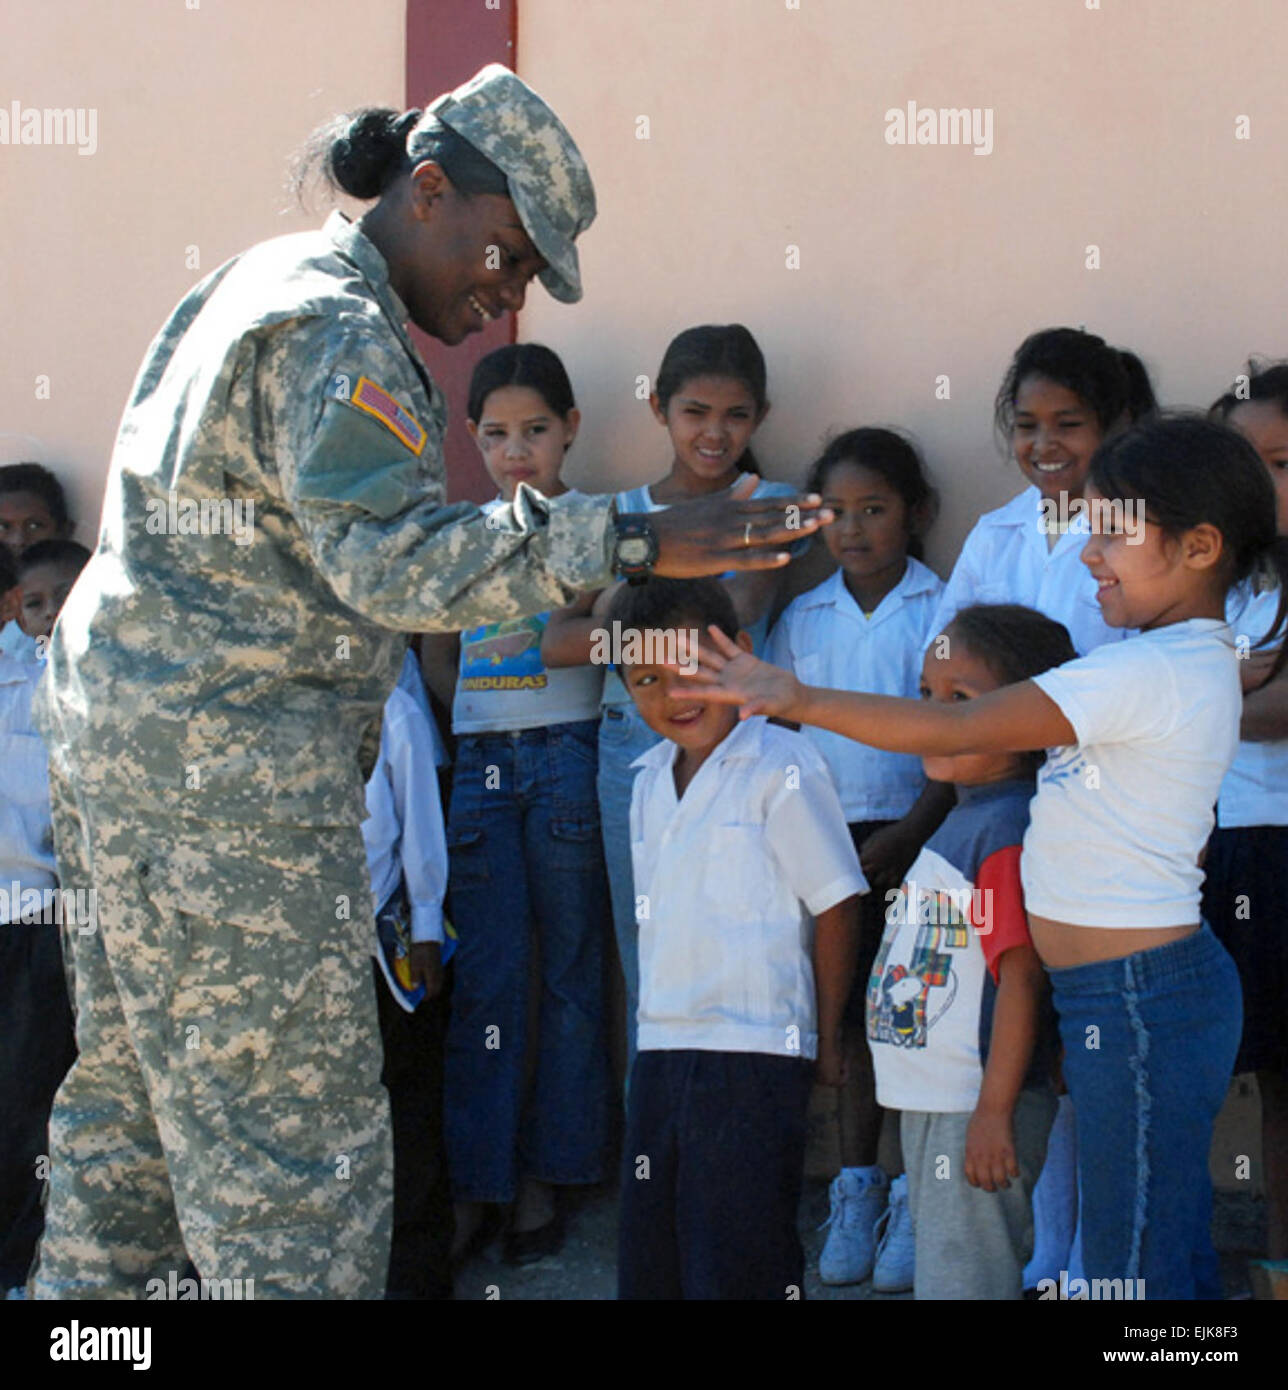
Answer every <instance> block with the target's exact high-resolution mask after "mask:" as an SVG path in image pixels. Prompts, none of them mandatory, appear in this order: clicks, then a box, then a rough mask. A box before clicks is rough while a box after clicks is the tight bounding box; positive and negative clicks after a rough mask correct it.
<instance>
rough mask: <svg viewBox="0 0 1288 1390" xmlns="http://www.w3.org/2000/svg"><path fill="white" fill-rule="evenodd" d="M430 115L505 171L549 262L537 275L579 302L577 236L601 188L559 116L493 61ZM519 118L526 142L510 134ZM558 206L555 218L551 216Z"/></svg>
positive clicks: (565, 298) (557, 293) (560, 296)
mask: <svg viewBox="0 0 1288 1390" xmlns="http://www.w3.org/2000/svg"><path fill="white" fill-rule="evenodd" d="M518 112H522V113H523V114H522V117H521V119H520V120H519V121H518V122H517V123H515V122H513V120H512V118H513V117H514V116H515V114H516V113H518ZM507 117H508V118H511V124H510V128H509V130H508V131H507V129H506V125H507ZM427 118H432V119H435V120H437V121H439V122H441V123H442V124H443V125H445V126H448V127H450V128H451V129H452V130H454V131H456V133H457V134H458V135H460V136H461V137H462V138H464V139H466V140H468V141H469V142H470V144H472V145H473V146H474V148H475V149H477V150H478V151H479V153H480V154H482V155H484V156H485V157H486V158H487V159H489V160H491V161H492V163H493V164H495V165H496V167H497V168H498V169H500V170H501V172H502V173H503V174H504V175H505V177H506V182H507V184H508V185H509V189H510V200H511V202H513V203H514V207H515V211H516V212H517V213H518V214H519V220H520V221H521V222H522V223H523V229H524V231H526V232H527V234H528V236H529V238H530V239H531V241H532V244H533V245H534V246H535V247H536V249H537V251H538V253H539V254H540V255H541V258H542V259H543V260H544V261H545V262H546V269H544V270H542V271H541V272H540V273H539V275H538V278H539V279H540V281H541V283H542V284H543V285H544V286H545V287H546V289H547V290H548V291H549V293H550V294H551V296H552V297H553V298H555V299H557V300H559V301H560V302H562V303H564V304H574V303H576V301H577V300H579V299H580V298H581V294H582V289H581V261H580V259H579V257H578V255H577V247H576V245H575V239H576V237H578V236H579V235H580V234H581V233H582V232H583V231H585V229H586V228H587V227H588V226H590V224H591V222H593V221H594V218H595V211H596V209H595V190H594V185H593V184H592V183H591V181H590V171H589V170H588V169H587V168H586V162H585V160H584V159H583V158H582V156H581V151H580V150H579V149H578V148H577V145H576V142H575V141H574V140H573V138H572V136H571V135H570V134H569V133H568V131H567V129H566V128H565V126H564V125H563V123H562V122H561V121H560V119H559V117H558V116H556V115H555V113H554V111H552V110H551V108H550V107H549V106H548V105H547V104H546V102H545V101H543V100H542V98H541V97H540V96H538V95H537V93H536V92H534V91H533V90H532V88H531V87H529V86H528V85H527V83H525V82H524V81H523V80H522V78H520V77H518V76H516V74H515V73H513V72H512V71H510V69H509V68H506V67H504V66H503V65H501V64H499V63H490V64H488V66H487V67H485V68H482V69H481V70H480V71H479V72H477V73H475V75H474V76H473V77H472V78H471V79H470V80H469V81H468V82H466V83H464V84H462V85H461V86H460V87H458V88H457V89H456V90H455V91H453V92H446V93H444V94H443V95H442V96H440V97H439V98H437V100H435V101H433V102H431V103H430V105H429V106H427V107H426V108H425V112H424V117H423V118H422V119H427ZM516 124H517V125H518V127H519V130H520V131H521V132H522V134H523V135H524V136H525V137H526V142H525V140H515V139H513V138H507V137H508V136H513V135H514V133H515V125H516ZM415 136H416V131H415V130H413V131H412V132H411V134H410V135H409V136H408V148H409V149H411V148H412V147H413V146H414V141H415ZM543 179H544V180H545V181H546V183H547V184H549V185H551V186H552V189H553V188H555V187H557V188H558V190H559V192H556V193H555V196H554V200H553V203H551V202H549V201H548V200H547V199H545V198H543V197H542V195H541V191H540V185H541V182H542V180H543ZM560 193H562V196H560ZM552 208H553V210H554V211H555V212H556V214H557V218H552V217H551V211H552ZM565 218H566V220H567V223H568V224H570V225H571V226H572V228H573V230H572V233H571V235H569V232H568V229H567V226H564V227H560V226H558V225H557V220H564V219H565Z"/></svg>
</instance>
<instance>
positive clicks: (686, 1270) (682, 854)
mask: <svg viewBox="0 0 1288 1390" xmlns="http://www.w3.org/2000/svg"><path fill="white" fill-rule="evenodd" d="M711 623H714V624H715V625H716V626H717V627H719V628H720V629H721V630H722V631H724V632H725V633H727V634H728V635H729V636H730V637H731V638H733V639H735V640H737V641H738V642H739V643H740V644H742V645H744V646H745V648H746V649H747V650H748V651H749V650H751V641H750V638H749V637H748V636H747V634H746V633H742V632H740V631H739V630H738V622H737V618H736V616H735V614H734V610H733V605H732V602H731V601H730V599H729V597H728V595H727V593H726V592H725V591H724V589H722V588H721V586H720V585H719V583H717V582H716V581H713V580H663V579H657V578H654V579H651V580H650V581H649V582H648V583H647V585H644V586H641V587H632V586H627V587H624V588H623V589H622V590H621V592H620V593H619V594H618V596H617V598H616V599H615V600H614V603H613V606H612V609H611V611H610V614H609V628H610V630H611V631H613V632H614V633H615V634H616V636H617V638H618V640H619V641H620V643H621V650H620V652H619V656H620V657H621V658H623V659H621V660H619V663H618V664H619V669H620V671H621V674H622V676H623V678H624V681H625V684H626V687H627V689H628V691H629V692H630V694H631V697H632V698H633V699H634V701H635V704H636V706H637V708H638V709H639V712H640V714H641V716H642V717H643V719H644V721H645V722H646V723H647V724H648V725H649V727H650V728H652V729H653V730H654V731H655V732H656V733H659V734H661V735H662V737H663V739H664V740H665V741H664V742H662V743H660V744H658V745H656V746H655V747H654V748H652V749H650V750H649V751H648V752H647V753H646V754H644V756H643V757H641V758H639V759H638V760H637V761H636V764H635V766H636V767H637V768H638V769H639V771H638V773H637V775H636V779H635V786H634V792H633V796H632V801H631V857H632V862H633V866H634V880H635V894H636V915H637V917H638V919H639V925H640V937H639V941H640V1004H639V1016H638V1022H639V1035H638V1037H639V1051H638V1055H637V1057H636V1060H635V1066H634V1069H633V1071H632V1073H631V1083H630V1094H629V1105H628V1111H627V1119H626V1138H625V1143H624V1146H623V1182H622V1200H621V1218H620V1228H619V1237H618V1297H619V1298H632V1299H633V1298H756V1299H789V1298H799V1297H801V1296H802V1286H803V1280H804V1263H803V1260H804V1257H803V1252H802V1249H801V1243H800V1238H799V1235H798V1233H797V1226H796V1217H797V1207H798V1205H799V1200H800V1188H801V1178H802V1173H803V1169H804V1159H805V1115H806V1108H807V1105H808V1102H809V1093H810V1086H811V1083H812V1082H813V1081H814V1079H815V1069H814V1068H813V1067H812V1066H811V1065H810V1063H811V1062H813V1061H815V1060H816V1059H817V1063H818V1067H817V1079H818V1080H819V1081H821V1082H823V1083H824V1084H826V1085H832V1086H836V1085H839V1084H840V1081H841V1079H842V1058H841V1016H842V1012H843V1010H844V1007H845V1000H846V997H847V995H848V992H849V987H850V981H851V976H852V974H853V970H854V959H855V950H856V944H857V941H856V937H857V925H858V898H859V895H860V894H862V893H865V892H867V888H868V885H867V882H866V880H865V879H864V877H863V872H862V870H861V869H860V868H859V861H858V856H857V854H856V853H855V850H854V845H853V843H852V841H851V839H850V835H849V831H848V829H847V827H846V822H845V815H844V813H843V812H842V810H841V805H840V802H839V800H838V798H837V794H836V790H835V788H834V786H833V784H832V780H831V777H830V775H829V773H828V771H827V768H826V765H825V764H824V763H823V761H822V759H821V758H820V757H819V755H818V754H817V753H816V752H815V751H814V749H813V747H812V746H811V744H810V743H809V741H808V740H807V739H806V738H804V737H803V736H802V735H801V734H799V733H795V732H793V731H790V730H787V729H785V728H782V727H781V726H778V725H774V724H770V723H769V722H768V721H767V720H764V719H758V718H757V719H749V720H747V721H745V722H743V723H739V721H738V718H737V715H736V712H735V711H734V710H732V709H729V708H727V707H721V706H717V705H704V704H700V703H699V702H697V701H695V700H692V699H691V698H689V697H688V696H686V695H684V694H682V693H679V692H677V691H675V689H674V683H675V681H676V679H677V676H678V674H679V670H682V669H684V665H685V662H686V648H685V646H683V645H682V643H681V640H680V639H684V640H685V641H687V643H688V644H689V645H688V646H687V653H688V658H687V659H693V660H696V643H697V642H698V641H699V640H706V637H705V634H706V629H707V625H708V624H711ZM618 624H620V626H617V625H618ZM632 638H634V639H636V640H635V642H634V643H632V640H631V639H632ZM668 639H669V642H670V643H671V644H673V645H670V646H669V649H668ZM632 648H634V650H632ZM664 660H669V661H671V662H678V663H679V666H678V668H677V666H676V665H664V664H662V663H663V661H664ZM646 662H647V663H648V664H645V663H646Z"/></svg>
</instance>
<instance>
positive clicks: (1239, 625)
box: [1216, 582, 1288, 830]
mask: <svg viewBox="0 0 1288 1390" xmlns="http://www.w3.org/2000/svg"><path fill="white" fill-rule="evenodd" d="M1278 611H1279V590H1278V589H1277V588H1275V589H1266V590H1262V591H1260V592H1258V591H1256V590H1255V589H1254V588H1253V585H1252V584H1251V582H1248V583H1245V584H1240V585H1238V586H1237V587H1236V588H1234V589H1231V590H1230V595H1229V597H1228V598H1227V599H1226V604H1225V619H1226V622H1228V623H1229V624H1230V630H1231V631H1232V632H1233V633H1234V640H1235V650H1236V651H1238V650H1239V649H1240V648H1241V647H1244V648H1245V649H1246V650H1247V651H1248V652H1249V653H1250V654H1251V653H1253V652H1255V651H1256V650H1257V643H1258V642H1259V641H1260V640H1261V639H1262V638H1263V637H1264V636H1265V635H1266V633H1267V632H1269V631H1270V628H1271V626H1272V624H1273V623H1274V620H1275V615H1276V614H1277V613H1278ZM1240 638H1246V639H1247V642H1246V644H1243V643H1241V642H1240V640H1239V639H1240ZM1280 640H1282V637H1281V639H1280ZM1262 650H1263V651H1264V650H1268V648H1262ZM1216 823H1217V825H1218V826H1220V828H1221V829H1222V830H1230V829H1233V828H1234V827H1236V826H1245V825H1288V738H1280V739H1263V740H1256V741H1254V740H1252V739H1247V740H1245V741H1243V742H1241V743H1240V744H1239V751H1238V752H1237V753H1236V754H1235V755H1234V762H1233V763H1232V764H1231V766H1230V771H1229V772H1227V773H1226V776H1225V781H1224V782H1222V783H1221V799H1220V800H1219V801H1218V802H1217V804H1216Z"/></svg>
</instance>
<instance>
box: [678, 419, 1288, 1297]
mask: <svg viewBox="0 0 1288 1390" xmlns="http://www.w3.org/2000/svg"><path fill="white" fill-rule="evenodd" d="M1089 477H1090V482H1091V492H1090V495H1091V496H1092V497H1093V498H1097V497H1103V498H1105V499H1106V500H1109V501H1121V502H1124V503H1127V502H1131V503H1134V504H1135V505H1137V506H1139V507H1141V508H1143V514H1144V517H1145V528H1144V535H1143V539H1142V540H1141V541H1140V543H1138V544H1129V543H1128V542H1129V537H1128V535H1127V534H1126V533H1124V532H1121V531H1120V532H1117V533H1107V532H1102V531H1101V530H1100V529H1099V527H1098V529H1097V530H1096V532H1094V533H1093V534H1091V535H1090V536H1089V537H1088V538H1087V540H1086V543H1085V547H1084V549H1083V554H1082V559H1083V563H1084V564H1085V565H1086V566H1087V568H1088V569H1089V571H1090V572H1091V574H1092V576H1093V578H1094V581H1095V583H1096V585H1097V591H1098V599H1099V603H1100V605H1101V609H1102V611H1103V613H1104V617H1105V621H1106V623H1108V624H1109V625H1110V626H1112V627H1115V628H1123V629H1129V628H1134V629H1137V630H1138V632H1137V635H1135V636H1132V637H1130V638H1129V639H1127V640H1125V641H1123V642H1116V643H1109V644H1106V645H1104V646H1101V647H1099V648H1097V649H1096V650H1095V651H1094V652H1092V653H1090V654H1089V655H1087V656H1083V657H1080V658H1078V659H1077V660H1075V661H1071V662H1068V663H1067V664H1065V665H1063V666H1060V667H1057V668H1056V669H1054V670H1052V671H1048V672H1045V673H1044V674H1042V675H1039V676H1036V677H1034V678H1033V679H1031V680H1027V681H1023V682H1020V683H1019V684H1016V685H1012V686H1007V687H1005V688H1004V689H1001V690H997V691H994V692H991V693H989V694H986V695H981V696H980V697H979V698H978V699H975V700H970V701H966V702H962V703H950V704H940V703H935V702H931V703H925V704H919V703H917V702H914V701H911V700H899V699H892V698H889V697H885V696H878V695H858V694H853V693H851V692H842V691H835V690H821V689H817V688H811V687H808V686H804V685H802V684H801V683H800V682H799V681H798V680H797V679H796V678H795V677H794V676H793V675H791V674H790V673H789V672H786V671H782V670H780V669H779V668H777V667H774V666H770V665H767V664H766V663H763V662H758V661H756V660H755V659H754V658H753V657H751V656H749V655H747V654H745V653H743V652H741V651H739V650H738V649H737V648H736V647H734V646H733V644H732V643H729V642H723V641H721V640H720V639H719V638H715V642H716V646H717V647H718V649H719V653H720V654H719V655H712V654H710V653H709V652H708V651H706V650H704V654H703V662H704V668H705V669H704V670H703V671H702V672H701V673H700V675H699V677H698V679H697V680H696V681H695V682H693V689H694V691H695V692H697V691H705V692H706V696H707V698H709V699H717V700H721V701H725V702H730V703H738V704H741V705H742V707H743V709H742V712H743V714H744V715H749V714H772V715H778V716H780V717H782V718H785V719H791V720H796V721H798V722H800V723H802V724H812V725H815V726H817V727H819V728H825V729H831V730H832V731H833V732H835V733H839V734H844V735H846V736H847V737H850V738H855V739H859V740H860V741H862V742H864V743H867V744H870V745H872V746H873V747H877V748H886V749H889V750H890V751H892V752H905V753H920V754H921V755H922V756H923V757H927V756H955V755H959V754H968V753H970V754H977V753H1001V752H1016V753H1018V752H1029V751H1037V750H1042V749H1045V750H1047V759H1046V762H1045V763H1044V764H1043V766H1042V768H1041V770H1040V772H1039V774H1038V791H1037V796H1036V797H1035V798H1034V801H1033V806H1032V818H1031V821H1030V825H1029V829H1028V831H1027V832H1026V834H1025V837H1024V848H1023V856H1022V861H1021V872H1022V878H1023V886H1024V896H1025V901H1026V904H1027V909H1028V913H1029V924H1030V928H1031V933H1032V938H1033V944H1034V946H1035V947H1036V949H1037V952H1038V955H1039V956H1040V957H1041V959H1042V962H1043V964H1044V965H1045V966H1046V968H1047V970H1048V971H1049V972H1050V975H1051V980H1052V986H1053V993H1054V1001H1055V1005H1056V1009H1057V1011H1058V1012H1059V1015H1060V1032H1061V1037H1062V1040H1063V1043H1064V1049H1065V1056H1064V1071H1065V1078H1066V1080H1067V1082H1068V1085H1069V1089H1070V1092H1071V1093H1072V1095H1073V1099H1074V1105H1075V1109H1076V1114H1077V1129H1078V1148H1079V1177H1080V1183H1081V1193H1082V1201H1083V1257H1084V1261H1085V1265H1086V1270H1087V1274H1088V1275H1089V1276H1091V1277H1093V1278H1119V1279H1121V1278H1141V1279H1144V1281H1145V1292H1146V1296H1147V1297H1149V1298H1154V1299H1160V1298H1195V1297H1199V1298H1203V1297H1219V1295H1220V1280H1219V1272H1218V1269H1217V1263H1216V1256H1215V1252H1214V1251H1213V1249H1212V1243H1211V1238H1210V1234H1209V1229H1208V1228H1209V1222H1210V1215H1211V1206H1212V1185H1211V1179H1210V1177H1209V1175H1208V1169H1207V1156H1208V1149H1209V1146H1210V1144H1211V1139H1212V1126H1213V1123H1214V1121H1215V1118H1216V1115H1217V1112H1218V1111H1219V1109H1220V1107H1221V1104H1222V1102H1223V1101H1224V1099H1225V1093H1226V1088H1227V1086H1228V1084H1229V1079H1230V1074H1231V1069H1232V1067H1233V1064H1234V1059H1235V1052H1236V1050H1237V1048H1238V1043H1239V1032H1240V1022H1241V1002H1240V991H1239V980H1238V974H1237V971H1236V969H1235V966H1234V963H1233V961H1232V960H1231V959H1230V957H1229V955H1228V954H1227V953H1226V951H1225V949H1224V948H1223V947H1222V946H1221V944H1220V943H1219V942H1218V941H1217V939H1216V937H1215V936H1214V935H1213V933H1212V931H1211V930H1210V928H1209V927H1208V926H1207V925H1206V924H1205V923H1204V922H1203V921H1202V918H1201V914H1200V906H1199V894H1200V888H1201V886H1202V881H1203V871H1202V869H1201V868H1200V866H1199V854H1200V851H1201V850H1202V848H1203V844H1204V842H1205V840H1206V839H1207V836H1208V833H1209V831H1210V830H1211V828H1212V821H1213V814H1212V808H1213V806H1214V804H1215V802H1216V799H1217V794H1218V792H1219V790H1220V786H1221V781H1222V778H1223V777H1224V776H1225V773H1226V770H1227V769H1228V767H1229V766H1230V762H1231V760H1232V758H1233V757H1234V753H1235V749H1236V746H1237V743H1238V735H1239V718H1240V709H1241V691H1240V680H1239V669H1238V668H1239V662H1238V659H1237V658H1236V656H1235V651H1234V642H1233V639H1232V637H1231V634H1230V629H1229V627H1228V625H1227V624H1226V622H1225V601H1226V595H1227V593H1228V591H1229V590H1230V588H1231V587H1232V586H1233V585H1235V584H1237V583H1239V582H1240V581H1242V580H1244V579H1246V578H1247V576H1248V575H1249V574H1251V573H1252V572H1253V570H1254V568H1255V567H1256V566H1258V565H1259V564H1263V563H1266V562H1268V561H1274V562H1275V563H1276V564H1278V563H1280V560H1281V557H1276V552H1275V544H1274V543H1275V528H1274V515H1275V507H1274V493H1273V488H1272V486H1271V484H1270V481H1269V479H1268V478H1267V476H1266V471H1265V468H1264V467H1263V465H1262V463H1261V461H1260V459H1259V458H1258V457H1257V454H1256V452H1255V451H1254V449H1253V448H1252V446H1251V445H1250V444H1249V443H1248V442H1247V441H1246V440H1245V439H1243V438H1242V437H1241V436H1239V435H1237V434H1235V433H1234V432H1233V431H1232V430H1229V429H1227V428H1225V427H1224V426H1221V425H1218V424H1214V423H1210V422H1208V421H1205V420H1200V419H1194V418H1171V419H1166V420H1156V421H1152V422H1148V423H1146V424H1143V425H1140V426H1138V427H1136V428H1135V429H1133V430H1131V431H1129V432H1127V433H1124V434H1121V435H1119V436H1117V437H1115V438H1113V439H1111V440H1108V441H1106V443H1105V444H1103V445H1102V446H1101V448H1100V449H1099V450H1097V452H1096V454H1095V456H1094V458H1093V460H1092V461H1091V466H1090V472H1089ZM1100 520H1101V518H1100V517H1098V518H1097V521H1098V522H1099V521H1100ZM1280 577H1281V582H1282V579H1283V577H1284V576H1283V575H1282V574H1281V576H1280ZM1280 616H1282V615H1280ZM713 637H714V633H713ZM1283 661H1284V652H1283V651H1282V650H1281V652H1280V653H1279V656H1278V658H1277V660H1276V663H1275V665H1276V666H1282V664H1283Z"/></svg>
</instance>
